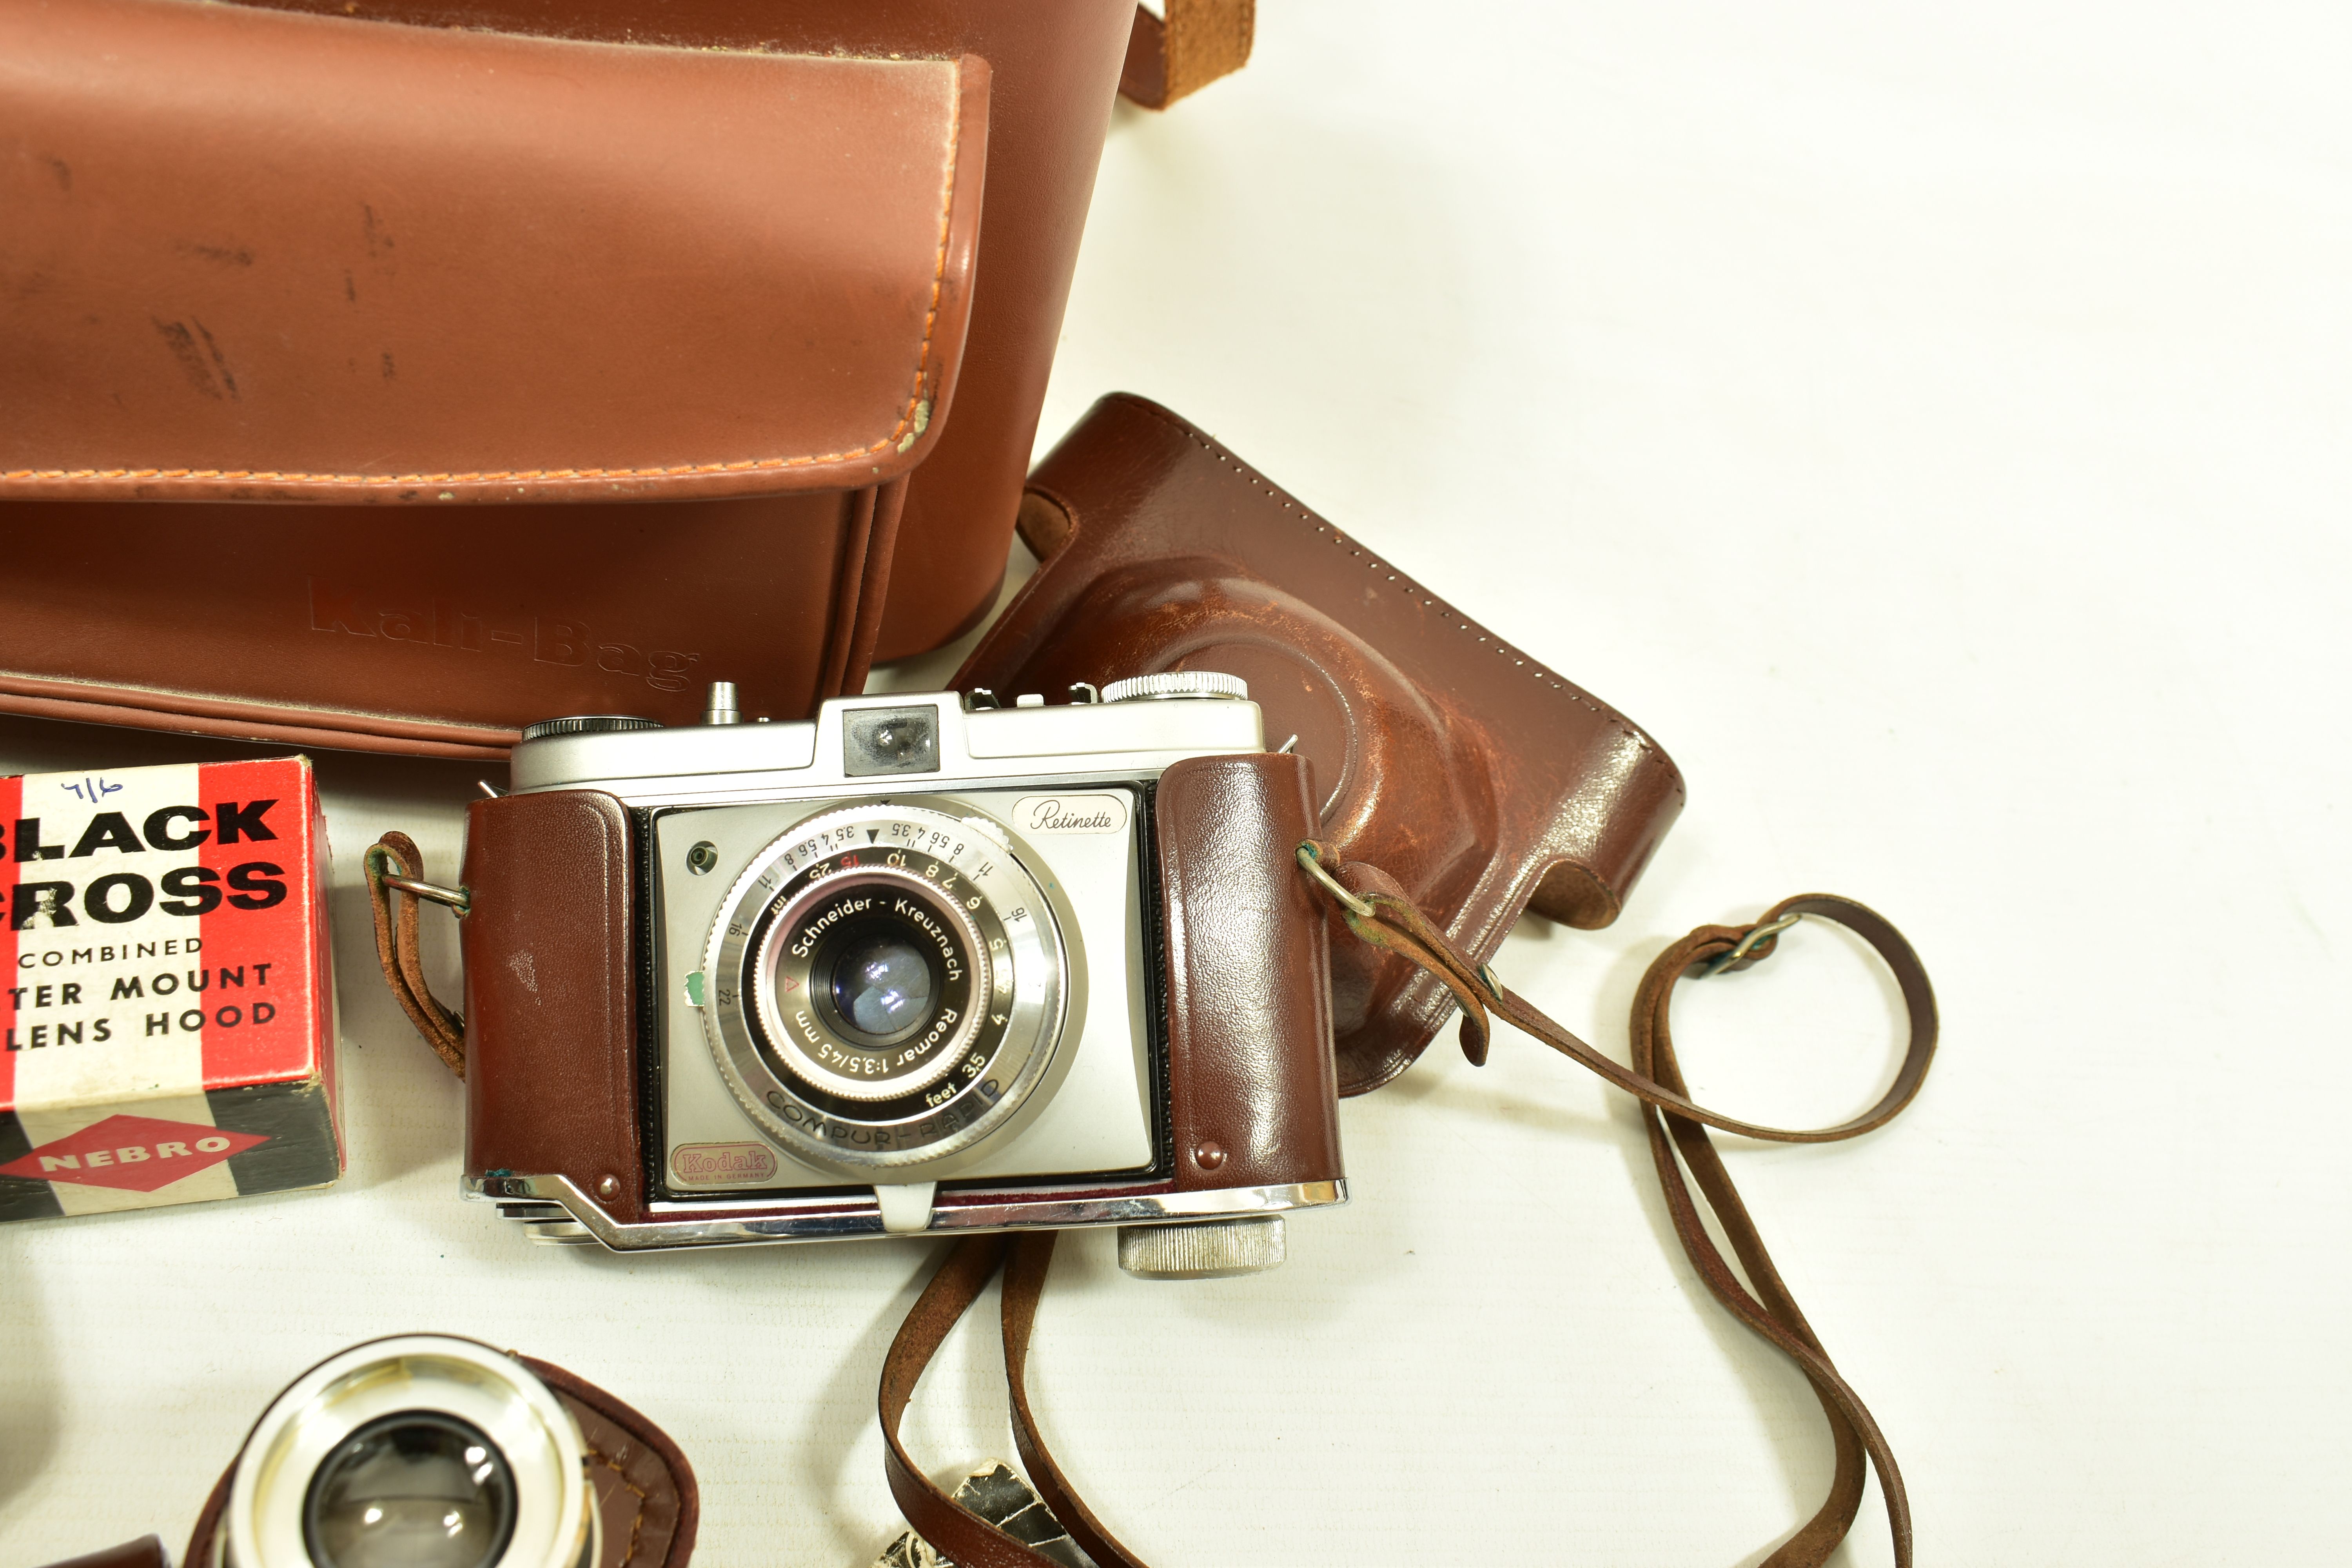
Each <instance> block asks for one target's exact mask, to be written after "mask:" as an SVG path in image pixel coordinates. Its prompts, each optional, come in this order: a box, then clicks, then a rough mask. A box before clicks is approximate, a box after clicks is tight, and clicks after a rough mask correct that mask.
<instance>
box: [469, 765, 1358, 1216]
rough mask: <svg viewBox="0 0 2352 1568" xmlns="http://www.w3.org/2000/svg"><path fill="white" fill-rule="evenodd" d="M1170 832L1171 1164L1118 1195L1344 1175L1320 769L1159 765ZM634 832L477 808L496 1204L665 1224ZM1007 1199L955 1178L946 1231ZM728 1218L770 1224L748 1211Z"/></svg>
mask: <svg viewBox="0 0 2352 1568" xmlns="http://www.w3.org/2000/svg"><path fill="white" fill-rule="evenodd" d="M1153 820H1154V823H1155V826H1156V829H1157V837H1158V842H1159V865H1160V901H1161V912H1162V916H1163V923H1162V945H1163V947H1164V950H1165V952H1166V964H1165V971H1164V974H1165V981H1166V986H1167V1002H1166V1006H1167V1014H1168V1020H1169V1031H1170V1038H1169V1049H1168V1058H1169V1059H1168V1076H1169V1084H1168V1094H1169V1110H1170V1123H1171V1142H1172V1144H1173V1151H1172V1152H1173V1168H1172V1170H1171V1172H1169V1173H1167V1174H1165V1175H1162V1176H1158V1177H1151V1178H1145V1179H1139V1180H1137V1181H1134V1182H1131V1183H1123V1184H1120V1185H1119V1186H1118V1187H1117V1189H1116V1192H1117V1194H1118V1195H1121V1196H1146V1195H1150V1194H1161V1193H1184V1192H1200V1191H1209V1190H1217V1189H1227V1188H1234V1187H1259V1186H1286V1185H1294V1184H1299V1185H1303V1184H1313V1183H1328V1182H1338V1181H1339V1180H1341V1179H1342V1177H1343V1176H1344V1174H1345V1173H1344V1171H1343V1169H1342V1166H1341V1162H1340V1157H1339V1120H1338V1110H1337V1101H1338V1096H1337V1093H1336V1085H1335V1082H1334V1079H1333V1076H1332V1068H1331V1055H1330V1049H1331V1047H1330V1042H1331V1015H1330V1004H1329V989H1330V988H1329V983H1328V973H1329V970H1328V964H1329V948H1328V937H1327V934H1326V931H1325V927H1324V923H1323V920H1322V916H1321V911H1320V910H1319V909H1318V907H1317V905H1316V903H1315V893H1314V890H1313V889H1311V888H1310V887H1308V886H1307V883H1306V882H1305V880H1304V879H1301V878H1300V877H1299V875H1298V871H1297V866H1296V864H1295V863H1294V862H1293V860H1292V851H1293V849H1294V848H1295V847H1296V846H1297V842H1298V840H1299V839H1300V838H1301V837H1304V836H1305V835H1306V834H1307V831H1308V828H1309V826H1310V824H1311V823H1312V821H1313V808H1312V805H1311V803H1310V801H1309V799H1308V796H1307V769H1306V765H1305V763H1303V762H1301V761H1300V759H1298V758H1297V757H1290V756H1282V755H1277V754H1275V753H1271V752H1266V753H1254V754H1248V755H1240V756H1229V757H1200V758H1194V759H1192V760H1191V761H1188V762H1182V763H1177V764H1176V765H1174V766H1173V767H1171V768H1169V769H1168V770H1167V771H1166V772H1165V773H1162V774H1161V775H1160V784H1159V787H1158V792H1157V795H1156V796H1155V806H1154V816H1153ZM635 837H636V830H635V824H634V822H633V820H632V818H631V816H630V815H629V813H628V812H627V811H626V810H625V809H624V808H623V807H622V805H621V804H620V802H619V801H617V800H615V799H614V798H613V797H612V796H611V795H604V794H602V793H599V792H597V791H593V790H560V791H550V792H548V793H545V794H539V795H508V796H505V797H504V798H502V799H499V800H479V801H476V802H475V803H474V805H473V806H472V808H471V817H470V819H469V821H468V824H467V841H466V865H465V882H466V885H467V888H468V889H471V892H472V907H471V910H470V912H469V913H468V914H467V916H466V919H465V923H464V926H463V928H462V929H463V931H464V945H465V960H466V1005H465V1017H466V1063H467V1070H466V1173H467V1175H468V1176H470V1177H474V1178H476V1179H478V1180H483V1181H484V1182H485V1186H486V1190H488V1192H489V1193H490V1194H492V1195H499V1183H500V1182H501V1181H502V1180H505V1179H508V1178H530V1177H551V1176H562V1177H565V1178H568V1179H569V1180H570V1182H571V1184H572V1186H573V1187H574V1188H576V1189H577V1190H578V1192H579V1193H580V1194H583V1195H585V1196H587V1197H588V1198H589V1200H590V1201H592V1202H593V1203H594V1204H595V1205H596V1206H597V1207H598V1208H600V1209H602V1210H603V1211H604V1213H605V1214H606V1215H608V1216H610V1217H611V1218H612V1219H614V1221H616V1222H618V1223H620V1224H623V1225H635V1224H640V1223H643V1222H644V1221H645V1220H646V1217H647V1215H646V1208H645V1202H644V1200H645V1194H646V1184H645V1181H644V1180H643V1178H642V1174H641V1173H643V1172H644V1170H645V1150H644V1147H643V1141H642V1137H641V1133H640V1126H641V1122H640V1118H639V1115H638V1100H637V1096H638V1086H639V1085H640V1084H641V1083H642V1082H643V1081H644V1079H643V1077H642V1058H641V1056H640V1041H639V1036H638V1027H637V1024H638V1011H637V1009H638V997H639V994H640V993H639V965H638V963H637V961H636V958H635V952H636V934H635V933H636V921H637V910H638V907H639V906H638V902H637V900H639V898H640V897H641V896H642V889H640V888H639V887H638V885H637V884H636V883H635V880H634V871H635V866H636V864H637V861H636V858H635ZM1270 976H1279V977H1281V983H1280V984H1268V983H1267V982H1268V979H1269V977H1270ZM1044 1185H1045V1184H1042V1183H1041V1184H1040V1186H1041V1188H1042V1187H1043V1186H1044ZM1053 1190H1054V1193H1055V1196H1056V1197H1057V1198H1060V1199H1063V1200H1075V1199H1077V1198H1081V1197H1088V1196H1096V1195H1101V1194H1099V1193H1097V1191H1096V1190H1094V1189H1087V1190H1086V1191H1083V1192H1081V1191H1077V1190H1075V1189H1072V1188H1070V1187H1068V1186H1067V1185H1066V1184H1065V1185H1062V1186H1056V1187H1055V1188H1054V1189H1053ZM1109 1191H1111V1189H1108V1188H1106V1189H1103V1192H1106V1193H1107V1192H1109ZM517 1195H520V1194H519V1193H518V1194H517ZM1004 1201H1005V1198H1004V1194H1003V1191H1002V1190H1001V1189H999V1188H996V1187H992V1188H990V1189H988V1190H985V1191H973V1190H958V1189H956V1188H954V1187H952V1186H950V1187H945V1188H942V1189H941V1191H940V1194H939V1197H938V1200H937V1208H938V1210H939V1211H940V1212H941V1213H943V1214H946V1215H950V1217H949V1218H946V1219H944V1220H942V1219H940V1218H936V1217H935V1218H934V1221H933V1225H934V1227H935V1228H958V1222H957V1221H956V1220H955V1219H954V1218H953V1217H951V1216H952V1214H953V1211H954V1210H956V1209H957V1208H959V1207H963V1208H966V1209H968V1210H970V1211H971V1213H972V1214H973V1215H979V1214H980V1213H981V1212H982V1211H983V1210H993V1209H995V1208H997V1207H998V1206H999V1205H1003V1202H1004ZM875 1209H876V1205H875V1200H874V1197H873V1195H872V1194H871V1193H870V1192H869V1191H867V1190H866V1189H864V1188H843V1189H840V1195H839V1197H838V1199H837V1200H836V1199H834V1198H832V1197H830V1196H828V1197H826V1198H825V1199H824V1200H823V1201H821V1202H818V1203H816V1204H814V1205H812V1204H811V1203H809V1202H805V1201H797V1200H796V1201H795V1202H794V1203H793V1205H792V1206H791V1209H790V1212H791V1213H792V1214H793V1215H796V1216H799V1217H803V1218H809V1217H816V1216H821V1215H830V1214H834V1213H838V1214H840V1215H859V1214H863V1215H872V1214H873V1213H874V1212H875ZM728 1214H729V1217H730V1219H737V1220H744V1221H747V1222H749V1221H756V1220H757V1219H759V1218H760V1217H761V1211H760V1210H759V1209H758V1208H756V1207H755V1206H752V1205H738V1204H730V1205H729V1211H728ZM970 1227H971V1228H975V1229H985V1228H991V1227H992V1225H991V1222H987V1221H982V1220H977V1219H975V1220H974V1222H973V1223H972V1224H971V1226H970Z"/></svg>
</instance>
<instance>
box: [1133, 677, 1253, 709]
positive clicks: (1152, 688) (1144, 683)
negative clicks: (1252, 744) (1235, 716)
mask: <svg viewBox="0 0 2352 1568" xmlns="http://www.w3.org/2000/svg"><path fill="white" fill-rule="evenodd" d="M1171 697H1234V698H1239V699H1241V700H1244V701H1246V700H1248V698H1249V682H1247V681H1245V680H1244V679H1242V678H1241V677H1240V676H1238V675H1220V674H1218V673H1217V672H1216V671H1215V670H1213V669H1171V670H1169V671H1167V672H1166V673H1164V674H1160V675H1130V676H1129V677H1128V678H1127V679H1125V680H1114V681H1112V682H1111V683H1110V684H1109V685H1108V686H1106V687H1104V688H1103V689H1102V700H1104V701H1106V702H1134V701H1142V700H1164V699H1167V698H1171Z"/></svg>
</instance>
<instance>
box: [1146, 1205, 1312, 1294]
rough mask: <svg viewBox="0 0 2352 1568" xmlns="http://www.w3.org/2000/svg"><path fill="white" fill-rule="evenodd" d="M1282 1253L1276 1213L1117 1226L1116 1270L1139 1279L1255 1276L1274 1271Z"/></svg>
mask: <svg viewBox="0 0 2352 1568" xmlns="http://www.w3.org/2000/svg"><path fill="white" fill-rule="evenodd" d="M1283 1251H1284V1247H1283V1230H1282V1216H1281V1215H1278V1214H1269V1215H1248V1216H1246V1217H1244V1218H1239V1219H1215V1220H1205V1221H1194V1222H1193V1223H1192V1224H1190V1225H1183V1224H1178V1225H1123V1226H1119V1227H1118V1266H1119V1267H1120V1268H1124V1269H1126V1270H1127V1271H1128V1272H1129V1274H1132V1275H1135V1276H1136V1277H1137V1278H1138V1279H1232V1278H1233V1277H1234V1276H1235V1275H1237V1274H1257V1273H1261V1272H1263V1271H1264V1270H1265V1269H1268V1268H1280V1267H1281V1265H1282V1258H1283Z"/></svg>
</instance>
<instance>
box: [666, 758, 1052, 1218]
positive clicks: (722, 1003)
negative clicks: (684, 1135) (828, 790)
mask: <svg viewBox="0 0 2352 1568" xmlns="http://www.w3.org/2000/svg"><path fill="white" fill-rule="evenodd" d="M1039 866H1040V862H1039V861H1038V860H1037V858H1036V857H1035V856H1034V852H1033V851H1031V850H1029V849H1028V848H1027V847H1026V846H1025V845H1024V844H1023V843H1022V842H1021V840H1020V839H1019V838H1018V837H1015V836H1014V835H1013V832H1012V831H1011V829H1009V828H1007V827H1005V826H1003V824H1002V823H1000V822H998V821H996V820H995V819H994V818H993V817H990V816H984V815H983V814H982V813H980V812H979V811H977V810H976V809H975V808H973V807H971V806H969V805H963V804H961V803H960V802H955V801H949V800H944V799H940V798H938V797H935V796H892V797H887V798H882V799H877V800H871V801H864V802H858V803H856V804H853V805H844V806H841V807H839V808H837V809H835V810H831V811H825V812H820V813H818V814H817V815H815V816H811V817H808V818H806V819H804V820H803V821H802V822H799V823H797V824H795V825H794V826H793V827H792V828H790V829H789V830H787V831H786V832H784V833H782V834H781V835H779V836H778V837H776V838H774V839H772V841H770V843H769V844H768V845H767V846H766V847H764V848H762V849H761V851H760V853H759V854H757V855H755V856H753V857H752V858H751V861H750V863H749V864H748V865H747V866H746V867H745V868H744V869H743V871H742V873H741V874H740V876H739V877H738V878H737V879H736V880H735V882H734V884H733V886H732V887H730V889H729V890H728V893H727V896H726V898H725V899H724V900H721V901H720V903H719V915H718V918H717V920H716V921H713V923H712V926H711V930H710V933H709V938H708V940H707V942H706V943H705V947H704V953H703V972H704V975H705V981H704V984H705V988H706V991H707V994H708V1002H707V1005H705V1006H704V1008H703V1012H702V1019H703V1028H704V1033H705V1036H706V1037H707V1039H708V1040H709V1045H710V1048H711V1052H712V1055H713V1056H714V1057H715V1058H716V1059H717V1061H718V1065H719V1076H720V1077H721V1078H722V1079H724V1080H725V1081H726V1083H727V1087H728V1089H729V1090H730V1092H731V1093H732V1094H733V1095H734V1097H735V1099H736V1101H737V1103H739V1104H740V1106H741V1107H742V1109H743V1111H744V1113H745V1114H746V1115H747V1116H748V1117H750V1118H751V1121H752V1122H753V1124H754V1125H756V1126H757V1127H758V1128H759V1129H760V1131H762V1132H763V1133H765V1134H766V1135H767V1136H768V1137H769V1138H770V1139H771V1140H772V1141H773V1142H775V1143H776V1144H777V1145H779V1146H780V1147H782V1149H784V1150H785V1151H787V1152H790V1153H791V1154H792V1155H793V1157H794V1158H796V1159H798V1160H800V1161H802V1162H803V1163H806V1164H810V1165H813V1166H815V1167H817V1168H818V1169H822V1170H830V1171H835V1172H841V1173H869V1172H879V1171H895V1170H898V1169H901V1168H904V1167H908V1166H916V1165H924V1164H929V1163H932V1162H935V1161H939V1160H943V1159H946V1158H949V1157H950V1156H952V1155H955V1154H957V1153H960V1152H963V1151H965V1150H968V1149H970V1148H971V1147H972V1146H973V1145H975V1144H977V1143H979V1142H982V1140H984V1139H986V1138H987V1137H989V1136H990V1135H991V1134H992V1133H993V1132H995V1131H998V1130H999V1129H1001V1128H1003V1126H1004V1125H1005V1124H1006V1123H1007V1122H1009V1121H1012V1120H1013V1118H1014V1117H1015V1116H1017V1115H1018V1114H1019V1113H1020V1110H1021V1109H1022V1107H1023V1105H1024V1103H1026V1102H1027V1101H1028V1100H1029V1099H1030V1098H1031V1097H1032V1096H1033V1094H1034V1091H1035V1090H1036V1089H1037V1088H1038V1086H1039V1085H1040V1084H1041V1083H1043V1082H1044V1081H1045V1078H1046V1075H1047V1071H1048V1068H1050V1066H1051V1064H1052V1063H1053V1061H1054V1059H1055V1056H1056V1053H1057V1051H1058V1050H1059V1048H1060V1044H1061V1041H1062V1040H1063V1038H1064V1037H1065V1036H1066V1034H1067V1033H1068V1032H1069V1030H1070V1027H1071V1015H1072V1011H1073V1005H1074V997H1075V991H1076V987H1075V986H1074V985H1073V984H1072V980H1073V976H1072V973H1071V970H1072V962H1071V943H1073V942H1075V941H1076V936H1075V932H1074V931H1073V930H1072V929H1071V921H1072V917H1071V916H1070V914H1069V912H1068V910H1067V908H1066V900H1064V899H1063V898H1062V897H1061V894H1060V890H1059V889H1058V888H1057V887H1056V886H1055V884H1054V882H1053V880H1052V878H1051V877H1050V876H1049V875H1047V874H1045V873H1044V872H1042V871H1041V870H1040V868H1039ZM857 886H874V887H891V888H904V889H908V890H910V891H915V892H919V893H920V894H921V896H923V897H925V898H927V899H929V900H932V901H934V902H935V903H936V904H938V905H940V906H943V907H944V906H950V905H951V906H952V907H953V908H954V909H955V910H956V911H957V914H956V919H957V921H959V922H960V924H959V930H960V931H961V932H962V933H963V940H964V941H966V942H970V943H971V951H972V952H975V953H976V954H977V955H978V958H979V962H977V963H974V965H973V966H972V967H973V970H974V974H973V984H974V990H975V992H976V993H982V992H983V991H984V994H985V996H986V998H987V1002H988V1005H987V1006H985V1007H984V1008H974V1009H973V1010H972V1011H971V1013H970V1014H969V1015H968V1017H967V1019H966V1020H965V1021H964V1022H965V1025H966V1027H965V1029H964V1030H963V1031H962V1032H960V1034H959V1037H958V1039H957V1046H958V1049H957V1050H956V1052H955V1053H954V1054H950V1053H949V1052H947V1051H946V1050H944V1049H942V1050H940V1051H939V1052H937V1053H936V1056H935V1057H934V1058H930V1059H929V1060H927V1062H926V1063H925V1070H926V1072H927V1073H928V1076H926V1077H924V1078H923V1079H922V1081H921V1083H920V1084H919V1085H915V1086H913V1087H907V1085H908V1082H909V1081H910V1080H907V1079H894V1080H893V1081H892V1084H891V1092H890V1094H889V1095H888V1096H887V1097H877V1096H875V1095H873V1094H872V1093H871V1092H870V1090H871V1089H872V1087H873V1086H872V1085H871V1084H870V1083H867V1082H865V1081H862V1080H861V1081H857V1082H856V1084H855V1087H856V1089H861V1090H867V1091H869V1092H867V1093H865V1094H863V1095H859V1094H850V1093H841V1092H838V1091H837V1090H836V1089H834V1088H831V1087H828V1086H827V1085H826V1084H825V1083H824V1081H823V1080H822V1079H818V1078H815V1077H813V1076H809V1077H804V1076H802V1074H801V1071H800V1070H799V1069H800V1068H802V1066H803V1063H804V1062H806V1060H807V1053H806V1052H805V1051H803V1052H801V1053H799V1054H798V1055H797V1056H796V1055H795V1054H794V1053H793V1051H792V1050H791V1049H790V1048H788V1047H785V1046H784V1045H782V1044H781V1043H780V1040H779V1037H778V1031H780V1030H785V1031H788V1030H789V1029H790V1025H791V1021H789V1020H785V1019H782V1017H781V1016H780V1015H779V1014H778V1013H777V1011H776V1009H775V1008H774V1007H773V1006H772V992H773V987H772V984H771V982H772V979H773V977H774V976H775V974H776V973H777V969H776V967H775V966H774V965H773V964H772V963H763V960H765V959H766V957H767V955H768V954H769V953H770V952H772V951H774V949H773V946H772V932H773V931H774V928H775V925H776V923H777V921H779V920H780V919H782V918H783V917H785V916H786V915H788V914H790V913H792V912H793V911H797V910H806V909H809V908H811V907H814V903H817V902H822V900H823V898H824V894H825V892H826V891H827V890H829V889H834V888H836V887H857ZM810 889H818V890H819V891H818V896H817V899H816V900H811V898H810V896H809V894H810ZM792 936H793V931H792V930H791V929H790V928H787V930H786V931H785V933H784V939H783V940H784V941H785V942H786V945H787V948H788V947H789V942H790V941H791V940H792ZM982 971H984V972H985V973H984V975H983V974H982ZM803 1044H805V1042H804V1041H803ZM836 1076H847V1075H836ZM910 1077H911V1075H910Z"/></svg>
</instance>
